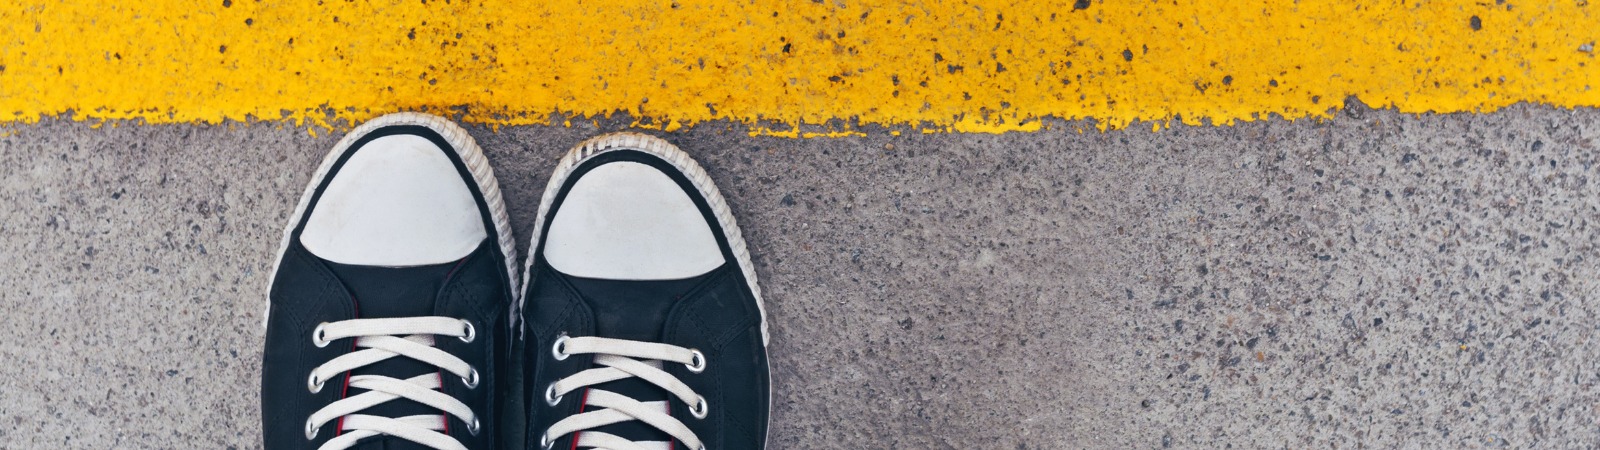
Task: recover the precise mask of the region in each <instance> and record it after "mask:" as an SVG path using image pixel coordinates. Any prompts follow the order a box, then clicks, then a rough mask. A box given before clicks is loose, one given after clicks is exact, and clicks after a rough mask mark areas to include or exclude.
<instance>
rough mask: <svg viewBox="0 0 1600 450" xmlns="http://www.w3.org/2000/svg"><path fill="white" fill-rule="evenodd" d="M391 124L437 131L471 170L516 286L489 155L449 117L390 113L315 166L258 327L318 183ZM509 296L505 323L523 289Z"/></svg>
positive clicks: (511, 246)
mask: <svg viewBox="0 0 1600 450" xmlns="http://www.w3.org/2000/svg"><path fill="white" fill-rule="evenodd" d="M390 126H422V127H427V128H428V129H430V130H433V131H434V132H435V133H439V136H442V137H444V140H445V142H447V143H449V144H450V147H451V149H453V150H455V152H456V156H457V157H459V158H461V163H462V165H465V166H466V167H467V171H468V172H470V173H472V181H473V183H474V184H476V185H477V188H478V193H480V194H482V195H483V201H484V203H485V204H487V205H488V206H489V217H490V218H491V219H492V220H493V221H494V229H495V233H496V235H497V236H498V237H499V241H500V242H499V243H500V251H501V254H503V255H505V257H506V260H505V268H506V277H507V278H506V280H508V281H509V282H510V283H512V286H508V287H514V286H515V284H516V280H517V273H516V267H517V265H516V261H517V246H516V239H515V238H514V237H513V236H512V235H511V218H510V217H509V216H508V215H507V214H506V204H505V201H504V200H503V199H502V198H501V197H500V183H499V181H497V180H496V179H495V177H494V169H493V168H491V167H489V160H488V158H485V157H484V156H483V149H481V148H478V144H477V143H476V142H474V141H473V140H472V136H471V135H469V134H467V130H464V129H462V128H461V127H460V126H458V125H456V124H455V123H454V122H451V121H450V120H449V119H445V118H443V117H439V116H434V115H430V114H422V113H414V112H402V113H393V114H387V115H384V116H382V117H379V118H376V119H372V120H369V121H367V122H366V123H363V124H361V125H360V126H357V127H356V128H355V129H354V130H350V133H348V134H345V136H344V138H343V139H340V140H339V144H338V145H335V146H334V147H333V151H330V152H328V155H327V156H325V157H323V158H322V164H321V165H320V166H318V167H317V171H316V173H315V174H313V175H312V176H311V182H310V183H308V184H307V185H306V191H305V193H304V194H302V195H301V196H300V204H299V205H298V206H295V208H294V214H292V215H291V216H290V220H289V225H288V226H286V227H284V230H283V242H282V243H281V244H280V245H279V246H278V258H277V261H276V262H274V263H273V264H272V275H271V276H269V277H268V278H267V308H266V310H265V311H263V312H262V314H261V328H263V329H265V328H266V327H267V319H268V318H269V317H268V316H269V315H270V314H271V312H272V294H271V292H272V284H273V283H274V282H275V281H276V280H277V277H278V266H280V265H282V264H283V255H284V253H285V252H288V251H289V239H290V236H291V235H292V234H293V233H294V229H295V226H296V225H299V224H300V220H301V218H302V217H303V216H304V215H305V213H306V208H308V207H310V204H311V197H312V196H313V195H314V194H315V193H316V190H317V186H319V185H321V184H322V181H323V179H325V178H327V177H328V171H329V170H332V169H333V165H334V163H335V162H338V161H339V158H340V157H342V156H344V154H345V153H347V152H349V151H350V146H351V145H352V144H355V142H356V141H357V140H360V139H361V138H362V137H364V136H366V135H367V134H368V133H371V132H373V131H374V130H377V129H379V128H383V127H390ZM511 295H512V301H511V304H512V305H513V306H512V308H511V311H508V313H510V314H513V315H512V316H511V318H510V319H509V320H510V322H508V323H515V321H516V320H517V319H518V317H517V316H516V315H515V313H517V312H520V310H521V304H522V301H521V296H522V291H516V292H513V293H512V294H511Z"/></svg>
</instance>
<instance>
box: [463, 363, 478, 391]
mask: <svg viewBox="0 0 1600 450" xmlns="http://www.w3.org/2000/svg"><path fill="white" fill-rule="evenodd" d="M461 384H465V385H467V389H477V388H478V369H475V368H471V367H468V368H467V376H465V377H461Z"/></svg>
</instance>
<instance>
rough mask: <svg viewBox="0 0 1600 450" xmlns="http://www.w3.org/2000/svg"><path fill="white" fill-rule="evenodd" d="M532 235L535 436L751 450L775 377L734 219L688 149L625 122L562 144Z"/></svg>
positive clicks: (529, 291) (561, 441)
mask: <svg viewBox="0 0 1600 450" xmlns="http://www.w3.org/2000/svg"><path fill="white" fill-rule="evenodd" d="M535 223H536V225H535V227H536V228H535V229H534V235H533V243H532V245H531V246H530V247H529V249H530V250H529V252H530V255H529V257H528V266H527V270H526V271H525V272H524V280H525V281H524V282H525V283H526V285H525V286H524V287H523V293H524V295H525V301H526V305H525V308H523V311H522V316H523V317H524V319H525V322H524V323H523V332H524V333H525V334H524V340H523V342H522V343H523V344H524V345H525V347H524V349H523V352H522V354H523V355H524V358H525V359H524V361H523V362H524V363H525V364H526V370H527V372H526V380H527V381H526V382H525V384H524V389H525V392H526V395H527V396H528V398H527V399H525V400H524V401H525V402H526V404H527V411H528V416H527V418H526V420H527V422H528V429H527V431H528V433H529V435H528V436H527V439H528V443H527V447H528V448H535V449H537V448H544V449H550V448H561V449H577V448H606V449H617V450H620V449H629V450H637V449H650V450H669V449H677V450H695V449H717V450H723V449H726V450H751V449H760V448H763V447H764V446H765V442H766V434H767V413H768V403H769V401H770V398H769V395H770V391H771V387H770V385H769V381H768V373H767V355H766V321H765V317H764V314H763V312H762V304H761V290H760V289H759V288H757V287H756V278H755V270H754V267H753V266H752V265H751V263H750V255H749V253H748V252H747V251H746V250H745V245H744V239H742V238H740V236H739V227H738V226H737V225H735V224H734V221H733V214H732V212H731V211H729V210H728V204H727V202H725V201H723V199H722V195H720V194H718V193H717V188H716V186H713V185H712V184H711V179H710V178H709V177H707V176H706V173H705V171H704V170H702V169H701V168H700V166H699V165H697V164H695V162H694V161H693V160H691V159H690V158H689V155H687V154H685V153H684V152H682V151H680V150H678V149H677V147H674V146H673V145H672V144H670V143H667V142H666V141H663V140H661V139H657V138H654V137H650V136H646V135H642V134H633V133H621V134H612V135H606V136H601V137H598V138H594V139H590V140H588V141H586V142H584V143H582V144H579V145H578V147H577V148H574V149H573V150H572V151H571V152H569V153H567V155H566V157H565V158H563V159H562V160H561V162H560V164H559V165H558V166H557V169H556V173H555V175H554V176H553V177H552V178H551V180H550V185H549V186H548V187H547V188H546V190H545V193H544V199H543V202H542V204H541V205H540V206H539V216H538V221H537V222H535Z"/></svg>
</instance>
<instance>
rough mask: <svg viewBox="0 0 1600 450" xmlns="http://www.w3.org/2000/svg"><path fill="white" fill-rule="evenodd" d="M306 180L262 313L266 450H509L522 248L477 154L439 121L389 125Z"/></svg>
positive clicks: (374, 125)
mask: <svg viewBox="0 0 1600 450" xmlns="http://www.w3.org/2000/svg"><path fill="white" fill-rule="evenodd" d="M312 178H313V179H312V181H311V185H310V187H309V188H308V189H307V190H306V193H305V196H304V197H302V198H301V199H300V206H299V207H298V208H296V209H295V212H294V215H293V216H292V217H291V218H290V220H291V222H290V223H289V226H288V230H287V231H285V233H284V239H283V248H282V250H281V252H280V254H279V256H278V263H277V268H276V269H275V270H274V275H273V281H272V284H271V293H270V294H269V298H268V309H267V320H266V322H267V342H266V349H265V356H264V360H263V361H262V365H261V418H262V424H261V425H262V433H263V436H262V441H263V443H264V446H265V447H266V448H267V449H310V448H321V449H345V448H355V449H386V450H396V449H427V448H433V449H492V448H496V447H498V446H500V445H502V444H501V442H499V441H500V439H499V438H498V437H497V436H496V433H497V432H498V430H496V429H494V428H497V427H495V426H494V425H495V422H493V421H492V420H491V419H494V418H495V417H498V415H499V414H501V411H502V409H504V408H507V407H508V405H506V404H505V403H506V402H505V401H504V400H503V397H502V395H499V394H496V392H497V390H499V389H505V386H503V385H504V384H505V383H503V382H497V378H498V377H497V376H496V374H497V372H500V371H505V370H508V369H507V368H506V367H508V366H509V365H508V364H506V363H505V361H506V357H507V356H508V355H509V354H510V351H509V347H510V344H511V339H512V333H510V330H511V328H510V321H511V319H512V317H511V314H510V313H511V311H512V309H511V308H512V307H513V305H514V304H515V303H516V302H515V301H513V296H514V295H515V292H516V291H515V290H514V288H513V287H512V285H511V280H513V279H514V274H513V272H512V271H513V270H514V269H513V268H512V267H513V264H514V263H513V261H514V258H516V255H515V254H514V253H515V251H516V249H515V247H513V244H512V240H511V228H510V226H509V223H508V221H507V219H506V209H505V205H504V204H503V203H502V202H501V200H500V187H499V185H498V184H497V183H496V182H495V178H494V171H492V170H490V169H489V165H488V161H487V160H485V159H484V157H483V153H482V152H481V151H479V150H478V146H477V145H476V144H473V142H472V138H471V137H470V136H468V135H467V133H466V132H465V131H464V130H462V129H461V128H459V127H457V126H455V125H454V124H451V123H450V122H448V121H446V120H445V119H443V118H439V117H434V116H429V115H425V114H413V113H401V114H391V115H387V116H383V117H380V118H378V119H375V120H373V121H371V122H367V123H366V124H363V125H361V126H360V127H357V128H356V129H355V130H354V131H351V132H350V134H349V135H348V136H345V138H344V139H343V140H341V141H339V144H338V145H337V146H336V147H334V149H333V152H332V153H329V154H328V156H327V158H326V159H324V160H323V161H322V166H321V167H319V168H318V169H317V172H316V174H315V175H314V176H313V177H312ZM519 432H520V431H519Z"/></svg>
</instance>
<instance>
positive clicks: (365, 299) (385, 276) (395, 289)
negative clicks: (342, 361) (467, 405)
mask: <svg viewBox="0 0 1600 450" xmlns="http://www.w3.org/2000/svg"><path fill="white" fill-rule="evenodd" d="M457 263H458V262H450V263H445V264H437V265H430V266H418V267H373V266H352V265H345V264H336V263H331V262H330V263H328V266H329V269H330V270H332V271H333V273H334V275H335V276H338V277H339V279H340V280H341V281H343V282H344V285H345V288H346V289H348V290H349V291H350V295H352V296H354V297H355V303H356V308H357V311H356V317H358V318H362V319H384V318H398V317H419V316H432V315H435V314H434V303H435V300H437V298H438V295H439V290H440V289H441V288H443V287H444V284H445V283H446V282H447V281H449V277H450V275H451V271H452V270H454V269H455V268H456V266H457V265H458V264H457ZM341 343H343V344H345V345H353V344H352V343H351V342H350V341H343V342H341ZM425 373H440V371H439V368H437V367H434V366H432V365H429V364H427V363H423V362H421V361H417V360H414V359H411V358H406V357H403V356H397V357H394V358H389V359H387V360H384V361H379V362H377V363H375V364H371V365H368V366H365V367H362V368H359V369H356V370H354V371H352V372H351V374H352V375H382V376H387V377H393V378H396V379H401V380H404V379H407V378H411V377H414V376H417V375H421V374H425ZM443 376H444V381H446V382H449V381H451V380H453V377H454V375H450V374H443ZM344 383H345V378H344V377H342V376H341V377H337V378H334V379H333V380H329V384H330V386H329V388H333V389H341V388H343V385H344ZM363 392H367V391H366V390H365V389H357V388H349V390H348V391H347V392H346V393H345V397H354V396H356V395H357V394H361V393H363ZM358 414H366V415H373V416H382V417H391V418H398V417H405V416H412V415H421V414H430V415H431V414H440V411H439V410H438V409H434V408H432V407H429V406H427V405H424V404H421V403H417V402H414V401H411V400H406V399H403V398H402V399H395V400H390V401H388V402H384V403H383V404H380V405H377V406H373V407H371V408H367V409H364V410H362V411H361V412H359V413H358ZM335 426H337V425H335ZM330 428H332V427H330ZM354 448H357V449H362V450H400V449H412V448H418V449H421V448H426V447H422V446H416V445H415V444H414V443H412V442H410V441H407V440H404V439H400V438H396V437H390V436H385V437H379V438H371V439H366V440H363V441H362V442H361V443H360V444H358V445H357V446H356V447H354Z"/></svg>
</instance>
